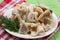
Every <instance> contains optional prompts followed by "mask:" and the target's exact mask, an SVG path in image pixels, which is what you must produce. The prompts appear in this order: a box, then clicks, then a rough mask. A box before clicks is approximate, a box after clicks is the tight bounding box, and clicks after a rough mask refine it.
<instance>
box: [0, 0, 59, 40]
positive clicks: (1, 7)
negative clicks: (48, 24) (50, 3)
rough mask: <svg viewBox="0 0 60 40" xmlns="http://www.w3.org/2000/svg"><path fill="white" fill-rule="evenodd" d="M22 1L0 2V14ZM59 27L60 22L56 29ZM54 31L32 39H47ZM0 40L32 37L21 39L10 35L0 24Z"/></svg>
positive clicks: (9, 0)
mask: <svg viewBox="0 0 60 40" xmlns="http://www.w3.org/2000/svg"><path fill="white" fill-rule="evenodd" d="M22 2H25V0H4V1H3V2H2V3H0V16H2V15H3V14H4V13H5V12H6V11H7V10H9V9H10V8H12V7H13V6H15V5H16V4H18V3H19V4H21V3H22ZM59 28H60V22H59V23H58V27H57V29H59ZM54 33H55V32H54ZM54 33H52V34H50V35H48V36H46V37H44V38H40V39H34V40H48V39H49V38H50V37H51V36H52V35H53V34H54ZM0 40H33V39H23V38H17V37H15V36H12V35H10V34H9V33H7V32H6V31H5V30H4V29H3V28H2V26H1V25H0Z"/></svg>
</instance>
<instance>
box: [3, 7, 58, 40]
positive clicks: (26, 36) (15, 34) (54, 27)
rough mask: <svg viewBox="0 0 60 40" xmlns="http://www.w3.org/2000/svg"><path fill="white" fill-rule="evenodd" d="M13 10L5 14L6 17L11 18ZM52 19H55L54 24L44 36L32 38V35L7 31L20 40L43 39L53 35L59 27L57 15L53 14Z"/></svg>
mask: <svg viewBox="0 0 60 40" xmlns="http://www.w3.org/2000/svg"><path fill="white" fill-rule="evenodd" d="M12 10H13V8H12V9H10V10H8V11H7V12H5V14H4V16H7V17H8V18H9V17H11V14H12ZM52 18H53V23H52V28H51V29H50V30H49V31H47V32H45V33H44V34H42V35H39V36H35V37H33V36H31V35H23V34H19V33H16V32H13V31H10V30H8V29H5V30H6V31H7V32H8V33H9V34H11V35H14V36H16V37H19V38H25V39H35V38H42V37H45V36H47V35H49V34H51V33H53V32H54V31H55V29H56V28H57V25H58V20H57V17H56V15H55V13H52Z"/></svg>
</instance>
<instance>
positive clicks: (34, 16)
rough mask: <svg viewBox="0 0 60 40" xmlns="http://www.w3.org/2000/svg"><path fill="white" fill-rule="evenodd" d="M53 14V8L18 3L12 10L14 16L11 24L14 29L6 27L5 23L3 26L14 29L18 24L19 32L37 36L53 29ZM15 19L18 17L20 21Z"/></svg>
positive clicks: (11, 18)
mask: <svg viewBox="0 0 60 40" xmlns="http://www.w3.org/2000/svg"><path fill="white" fill-rule="evenodd" d="M51 15H52V12H51V10H50V9H49V8H47V7H44V6H42V5H39V6H37V5H34V4H27V3H22V4H17V5H16V6H15V7H14V9H13V11H12V16H11V17H10V18H9V19H10V20H11V23H10V24H9V25H10V26H11V25H12V27H11V28H12V29H10V28H9V26H8V28H7V27H5V24H4V23H3V26H4V27H5V28H7V29H10V30H12V31H13V30H14V27H13V26H15V25H16V27H15V29H17V28H18V30H17V31H18V33H20V34H29V35H32V36H37V35H40V34H41V33H44V32H46V31H48V30H50V29H51V24H52V22H53V21H52V17H51ZM3 18H4V17H3ZM15 19H17V21H18V23H17V22H13V21H14V20H15ZM4 20H5V19H4ZM12 20H13V21H12ZM8 22H9V21H8ZM14 23H15V24H14Z"/></svg>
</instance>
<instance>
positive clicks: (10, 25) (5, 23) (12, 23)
mask: <svg viewBox="0 0 60 40" xmlns="http://www.w3.org/2000/svg"><path fill="white" fill-rule="evenodd" d="M0 23H1V24H2V27H3V28H6V29H8V30H10V31H14V32H18V30H19V25H18V24H19V23H18V19H17V18H16V19H14V20H11V19H10V18H7V17H5V16H1V17H0Z"/></svg>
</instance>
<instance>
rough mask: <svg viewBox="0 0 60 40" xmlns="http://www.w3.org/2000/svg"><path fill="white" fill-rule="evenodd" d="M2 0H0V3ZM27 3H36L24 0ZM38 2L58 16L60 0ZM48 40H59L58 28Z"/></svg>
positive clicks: (35, 0) (35, 2)
mask: <svg viewBox="0 0 60 40" xmlns="http://www.w3.org/2000/svg"><path fill="white" fill-rule="evenodd" d="M2 1H3V0H0V3H1V2H2ZM26 1H27V2H28V3H31V4H36V5H37V4H38V1H37V0H26ZM39 3H40V4H44V5H46V6H48V7H49V8H50V9H52V10H53V11H54V12H55V14H56V15H57V16H60V0H39ZM50 40H60V30H58V31H57V32H56V33H55V35H54V36H53V37H51V38H50Z"/></svg>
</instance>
